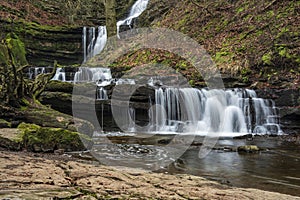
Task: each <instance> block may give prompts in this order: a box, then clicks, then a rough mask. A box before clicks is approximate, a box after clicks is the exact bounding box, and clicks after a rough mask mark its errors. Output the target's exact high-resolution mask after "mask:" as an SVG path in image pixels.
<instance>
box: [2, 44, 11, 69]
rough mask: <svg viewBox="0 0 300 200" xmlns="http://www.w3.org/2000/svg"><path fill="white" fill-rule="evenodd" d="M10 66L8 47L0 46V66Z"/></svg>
mask: <svg viewBox="0 0 300 200" xmlns="http://www.w3.org/2000/svg"><path fill="white" fill-rule="evenodd" d="M8 64H9V56H8V51H7V47H6V46H5V45H4V44H0V66H7V65H8Z"/></svg>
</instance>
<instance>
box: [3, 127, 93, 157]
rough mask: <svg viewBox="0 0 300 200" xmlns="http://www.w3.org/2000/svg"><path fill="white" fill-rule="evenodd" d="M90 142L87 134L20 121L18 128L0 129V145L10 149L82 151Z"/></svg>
mask: <svg viewBox="0 0 300 200" xmlns="http://www.w3.org/2000/svg"><path fill="white" fill-rule="evenodd" d="M91 144H92V141H91V140H90V138H89V137H88V136H87V135H83V134H80V133H78V132H72V131H69V130H66V129H62V128H51V127H40V126H38V125H35V124H25V123H22V124H20V125H19V126H18V128H4V129H0V147H1V148H3V149H7V150H12V151H20V150H27V151H32V152H44V153H45V152H48V153H49V152H56V151H61V152H69V151H84V150H86V147H88V146H89V145H91Z"/></svg>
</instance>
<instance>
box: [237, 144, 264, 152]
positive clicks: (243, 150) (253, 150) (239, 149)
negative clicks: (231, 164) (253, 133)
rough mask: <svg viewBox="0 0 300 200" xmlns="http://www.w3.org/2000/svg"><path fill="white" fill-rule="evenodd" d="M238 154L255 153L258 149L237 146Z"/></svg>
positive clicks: (252, 146) (255, 147) (250, 146)
mask: <svg viewBox="0 0 300 200" xmlns="http://www.w3.org/2000/svg"><path fill="white" fill-rule="evenodd" d="M237 151H238V152H239V153H257V152H259V151H260V149H259V148H258V147H257V146H255V145H246V146H239V147H238V148H237Z"/></svg>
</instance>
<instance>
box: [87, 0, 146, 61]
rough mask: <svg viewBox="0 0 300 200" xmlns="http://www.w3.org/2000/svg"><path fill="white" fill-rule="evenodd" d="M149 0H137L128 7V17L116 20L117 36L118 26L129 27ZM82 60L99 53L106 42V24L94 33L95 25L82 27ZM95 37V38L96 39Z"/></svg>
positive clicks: (144, 8)
mask: <svg viewBox="0 0 300 200" xmlns="http://www.w3.org/2000/svg"><path fill="white" fill-rule="evenodd" d="M148 2H149V0H137V1H136V2H135V3H134V4H133V6H132V7H131V9H130V13H129V15H128V17H127V18H126V19H124V20H120V21H118V22H117V36H118V37H120V36H119V32H120V27H121V26H123V25H126V26H129V27H130V28H131V25H132V22H133V20H134V19H135V18H137V17H139V16H140V15H141V14H142V13H143V12H144V11H145V10H146V8H147V5H148ZM82 34H83V35H82V43H83V44H82V45H83V57H84V58H83V62H86V61H87V60H88V59H90V58H92V57H94V56H95V55H97V54H99V53H101V51H102V50H103V49H104V47H105V45H106V42H107V31H106V26H99V27H98V33H97V34H96V29H95V27H90V28H87V27H83V31H82ZM96 38H97V39H96Z"/></svg>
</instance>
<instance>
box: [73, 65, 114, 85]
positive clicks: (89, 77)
mask: <svg viewBox="0 0 300 200" xmlns="http://www.w3.org/2000/svg"><path fill="white" fill-rule="evenodd" d="M111 80H112V75H111V71H110V69H109V68H102V67H96V68H87V67H80V68H79V69H78V71H77V72H76V73H75V75H74V83H81V82H96V83H97V85H98V86H102V87H103V86H106V85H109V84H110V83H111Z"/></svg>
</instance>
